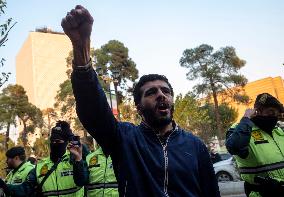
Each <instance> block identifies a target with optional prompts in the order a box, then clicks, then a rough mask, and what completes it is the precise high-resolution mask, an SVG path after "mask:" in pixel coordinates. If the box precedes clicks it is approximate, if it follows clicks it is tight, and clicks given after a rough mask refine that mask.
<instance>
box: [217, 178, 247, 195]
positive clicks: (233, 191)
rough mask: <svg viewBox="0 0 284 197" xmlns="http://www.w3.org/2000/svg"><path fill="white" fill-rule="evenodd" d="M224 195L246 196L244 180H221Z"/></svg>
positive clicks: (221, 190)
mask: <svg viewBox="0 0 284 197" xmlns="http://www.w3.org/2000/svg"><path fill="white" fill-rule="evenodd" d="M218 184H219V189H220V193H221V196H222V197H246V195H245V190H244V182H243V181H229V182H219V183H218Z"/></svg>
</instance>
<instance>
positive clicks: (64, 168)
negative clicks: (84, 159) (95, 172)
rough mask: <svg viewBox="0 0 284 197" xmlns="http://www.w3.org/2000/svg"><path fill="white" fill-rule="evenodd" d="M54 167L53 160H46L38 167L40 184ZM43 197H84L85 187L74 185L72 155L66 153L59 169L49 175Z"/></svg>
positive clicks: (43, 189)
mask: <svg viewBox="0 0 284 197" xmlns="http://www.w3.org/2000/svg"><path fill="white" fill-rule="evenodd" d="M53 165H54V163H53V162H52V161H51V159H50V158H49V157H48V158H45V159H43V160H41V161H40V162H39V163H38V164H37V166H36V176H37V183H38V184H40V183H41V181H42V179H43V178H44V176H45V175H46V174H47V172H48V171H49V170H50V168H51V167H52V166H53ZM42 195H43V196H58V197H59V196H64V197H66V196H68V197H81V196H84V187H79V186H77V185H76V184H75V183H74V179H73V165H72V164H71V163H70V153H65V155H64V156H63V159H62V161H61V162H60V163H59V164H58V166H57V168H56V169H55V170H54V171H53V172H52V173H51V174H50V175H49V177H48V178H47V179H46V181H45V182H44V184H43V186H42Z"/></svg>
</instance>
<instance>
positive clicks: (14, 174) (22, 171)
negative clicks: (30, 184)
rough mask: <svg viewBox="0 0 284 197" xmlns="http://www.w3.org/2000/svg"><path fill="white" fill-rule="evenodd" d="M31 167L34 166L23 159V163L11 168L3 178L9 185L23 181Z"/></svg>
mask: <svg viewBox="0 0 284 197" xmlns="http://www.w3.org/2000/svg"><path fill="white" fill-rule="evenodd" d="M33 168H34V165H33V164H31V163H30V162H25V161H24V162H23V164H21V166H20V168H18V169H16V170H11V171H10V172H9V174H8V175H7V177H6V179H5V181H6V183H7V184H11V185H18V184H21V183H23V182H24V181H25V180H26V179H27V177H28V175H29V173H30V171H31V170H32V169H33Z"/></svg>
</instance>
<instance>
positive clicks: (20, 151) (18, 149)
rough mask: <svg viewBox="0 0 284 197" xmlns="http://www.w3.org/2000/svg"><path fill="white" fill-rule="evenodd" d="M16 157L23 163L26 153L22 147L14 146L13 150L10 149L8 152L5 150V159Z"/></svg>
mask: <svg viewBox="0 0 284 197" xmlns="http://www.w3.org/2000/svg"><path fill="white" fill-rule="evenodd" d="M16 156H19V158H20V160H21V161H25V160H26V152H25V149H24V147H22V146H15V147H13V148H10V149H9V150H7V152H6V157H7V158H14V157H16Z"/></svg>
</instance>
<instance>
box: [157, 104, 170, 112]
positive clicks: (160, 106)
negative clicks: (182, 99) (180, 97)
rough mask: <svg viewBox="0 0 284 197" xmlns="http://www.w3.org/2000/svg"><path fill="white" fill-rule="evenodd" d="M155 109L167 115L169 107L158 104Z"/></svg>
mask: <svg viewBox="0 0 284 197" xmlns="http://www.w3.org/2000/svg"><path fill="white" fill-rule="evenodd" d="M157 109H158V111H159V112H160V113H167V112H168V111H169V109H170V106H169V105H168V104H166V103H159V104H158V106H157Z"/></svg>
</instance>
